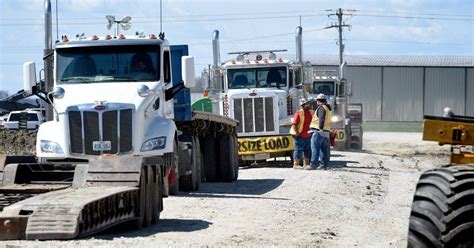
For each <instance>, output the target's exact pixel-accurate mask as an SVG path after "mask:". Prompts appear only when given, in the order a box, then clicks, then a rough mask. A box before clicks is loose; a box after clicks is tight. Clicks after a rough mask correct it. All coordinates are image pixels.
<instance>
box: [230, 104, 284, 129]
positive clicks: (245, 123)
mask: <svg viewBox="0 0 474 248" xmlns="http://www.w3.org/2000/svg"><path fill="white" fill-rule="evenodd" d="M233 103H234V118H235V119H237V120H238V121H239V122H240V125H239V126H238V127H237V132H238V133H254V132H255V133H259V132H274V131H275V124H274V115H273V111H274V107H273V98H272V97H253V98H234V102H233Z"/></svg>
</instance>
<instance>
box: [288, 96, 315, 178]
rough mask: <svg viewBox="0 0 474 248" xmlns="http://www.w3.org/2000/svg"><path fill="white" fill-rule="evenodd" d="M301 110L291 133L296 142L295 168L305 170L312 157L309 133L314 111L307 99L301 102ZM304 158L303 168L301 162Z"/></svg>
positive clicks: (297, 113)
mask: <svg viewBox="0 0 474 248" xmlns="http://www.w3.org/2000/svg"><path fill="white" fill-rule="evenodd" d="M300 106H301V109H300V110H298V111H297V112H296V113H295V116H294V117H293V126H291V130H290V133H291V134H292V135H293V140H294V141H295V151H294V153H293V168H294V169H303V166H309V159H310V157H311V134H309V133H308V131H309V125H310V124H311V118H312V115H313V113H312V111H311V110H310V106H309V103H308V101H307V100H306V99H304V98H303V99H301V100H300ZM302 158H303V166H301V164H300V161H301V159H302Z"/></svg>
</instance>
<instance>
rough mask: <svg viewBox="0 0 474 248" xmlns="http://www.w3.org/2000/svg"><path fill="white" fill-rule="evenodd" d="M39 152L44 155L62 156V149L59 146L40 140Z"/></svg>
mask: <svg viewBox="0 0 474 248" xmlns="http://www.w3.org/2000/svg"><path fill="white" fill-rule="evenodd" d="M40 147H41V151H42V152H44V153H54V154H63V153H64V152H63V149H62V148H61V146H60V145H59V144H58V143H56V142H52V141H49V140H41V142H40Z"/></svg>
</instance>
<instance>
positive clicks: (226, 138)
mask: <svg viewBox="0 0 474 248" xmlns="http://www.w3.org/2000/svg"><path fill="white" fill-rule="evenodd" d="M219 143H220V146H219V154H218V157H219V160H218V161H219V167H220V172H221V173H220V174H221V179H222V181H224V182H232V181H233V179H234V176H235V175H234V163H233V159H232V157H233V156H232V155H233V153H232V150H231V149H232V145H231V138H230V135H229V134H222V135H219Z"/></svg>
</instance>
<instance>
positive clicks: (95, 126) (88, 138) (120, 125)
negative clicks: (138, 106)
mask: <svg viewBox="0 0 474 248" xmlns="http://www.w3.org/2000/svg"><path fill="white" fill-rule="evenodd" d="M68 116H69V131H70V142H71V153H77V154H87V155H100V154H101V152H100V151H94V150H93V147H92V143H93V142H94V141H110V143H111V145H112V147H111V148H112V149H111V150H110V151H106V153H112V154H117V153H125V152H130V151H131V150H132V110H131V109H124V110H110V111H104V112H95V111H69V112H68Z"/></svg>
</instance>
